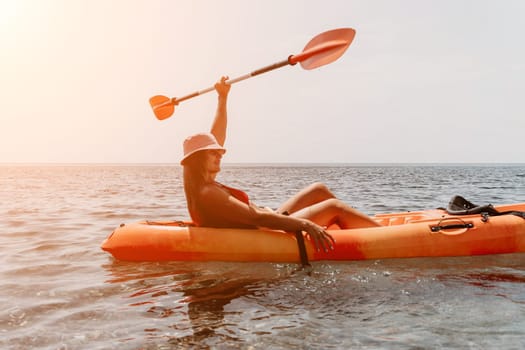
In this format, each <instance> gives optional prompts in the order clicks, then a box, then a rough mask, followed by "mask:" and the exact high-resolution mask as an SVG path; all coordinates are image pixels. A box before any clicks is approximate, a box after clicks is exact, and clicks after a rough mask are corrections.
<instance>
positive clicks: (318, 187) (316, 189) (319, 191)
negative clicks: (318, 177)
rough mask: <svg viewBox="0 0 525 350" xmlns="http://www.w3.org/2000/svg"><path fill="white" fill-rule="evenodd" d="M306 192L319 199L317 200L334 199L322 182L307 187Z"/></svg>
mask: <svg viewBox="0 0 525 350" xmlns="http://www.w3.org/2000/svg"><path fill="white" fill-rule="evenodd" d="M308 191H309V192H310V193H311V194H312V195H315V196H316V197H317V198H319V200H326V199H330V198H335V196H334V194H333V193H332V191H330V189H329V188H328V187H327V186H326V185H325V184H324V183H322V182H314V183H313V184H311V185H310V186H309V187H308Z"/></svg>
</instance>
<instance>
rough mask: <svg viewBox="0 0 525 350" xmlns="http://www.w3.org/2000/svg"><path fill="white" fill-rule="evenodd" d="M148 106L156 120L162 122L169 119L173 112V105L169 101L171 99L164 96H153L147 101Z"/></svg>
mask: <svg viewBox="0 0 525 350" xmlns="http://www.w3.org/2000/svg"><path fill="white" fill-rule="evenodd" d="M149 104H150V105H151V108H152V109H153V113H155V116H156V117H157V119H158V120H164V119H166V118H169V117H171V115H172V114H173V112H174V111H175V105H174V103H173V102H172V101H171V98H169V97H166V96H162V95H157V96H153V97H152V98H150V99H149Z"/></svg>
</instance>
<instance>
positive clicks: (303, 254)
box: [295, 231, 310, 267]
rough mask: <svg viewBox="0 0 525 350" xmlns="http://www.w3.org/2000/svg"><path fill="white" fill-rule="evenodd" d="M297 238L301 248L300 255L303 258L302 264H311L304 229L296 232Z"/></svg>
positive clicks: (298, 245)
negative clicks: (305, 243)
mask: <svg viewBox="0 0 525 350" xmlns="http://www.w3.org/2000/svg"><path fill="white" fill-rule="evenodd" d="M295 238H296V239H297V247H298V248H299V257H300V258H301V265H303V267H304V266H310V263H309V262H308V254H307V253H306V246H305V245H304V237H303V232H302V231H297V232H296V233H295Z"/></svg>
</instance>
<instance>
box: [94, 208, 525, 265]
mask: <svg viewBox="0 0 525 350" xmlns="http://www.w3.org/2000/svg"><path fill="white" fill-rule="evenodd" d="M497 209H498V210H499V211H512V210H514V211H525V203H521V204H514V205H506V206H499V207H497ZM374 218H375V219H376V220H377V221H378V222H379V223H381V225H382V226H380V227H373V228H362V229H350V230H341V229H329V230H328V231H329V233H330V234H331V235H332V236H333V237H334V238H335V241H336V243H335V247H334V250H332V251H329V252H324V251H316V250H315V249H314V246H313V243H312V242H311V241H310V240H309V239H308V237H305V243H306V251H307V255H308V259H309V260H310V261H319V260H365V259H386V258H413V257H445V256H471V255H486V254H506V253H518V252H525V219H524V218H523V217H520V216H516V215H500V216H487V215H485V214H484V213H481V214H472V215H449V214H448V213H447V212H446V211H445V210H441V209H435V210H427V211H418V212H405V213H393V214H378V215H376V216H375V217H374ZM102 249H103V250H105V251H107V252H109V253H111V254H112V255H113V257H114V258H116V259H119V260H127V261H168V260H171V261H254V262H255V261H260V262H263V261H264V262H299V261H300V258H299V252H298V245H297V241H296V237H295V235H293V234H290V233H286V232H282V231H271V230H262V229H260V230H255V229H254V230H250V229H218V228H205V227H194V226H188V225H185V224H183V223H180V222H138V223H132V224H123V225H121V226H120V227H118V228H117V229H115V230H114V231H113V233H111V234H110V235H109V237H108V238H107V239H106V240H105V241H104V242H103V243H102Z"/></svg>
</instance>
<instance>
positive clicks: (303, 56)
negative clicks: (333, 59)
mask: <svg viewBox="0 0 525 350" xmlns="http://www.w3.org/2000/svg"><path fill="white" fill-rule="evenodd" d="M346 44H347V42H346V41H344V40H332V41H329V42H326V43H324V44H322V45H317V46H316V47H315V48H312V49H309V50H305V51H303V52H301V53H300V54H297V55H290V56H288V58H287V59H286V60H284V61H281V62H277V63H274V64H271V65H269V66H266V67H263V68H259V69H257V70H254V71H253V72H251V73H248V74H245V75H241V76H240V77H237V78H235V79H229V80H227V81H226V84H230V85H231V84H235V83H238V82H240V81H243V80H246V79H248V78H251V77H254V76H256V75H259V74H263V73H266V72H269V71H272V70H274V69H277V68H281V67H284V66H287V65H291V66H293V65H295V64H297V62H303V61H305V60H308V59H309V58H311V57H314V56H315V55H320V54H323V53H325V52H330V51H332V50H334V49H338V48H340V47H343V46H345V45H346ZM213 90H215V86H210V87H209V88H207V89H203V90H199V91H195V92H194V93H191V94H189V95H186V96H183V97H179V98H176V97H175V98H173V99H172V101H171V102H182V101H184V100H188V99H190V98H193V97H196V96H199V95H202V94H205V93H208V92H210V91H213Z"/></svg>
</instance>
